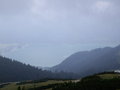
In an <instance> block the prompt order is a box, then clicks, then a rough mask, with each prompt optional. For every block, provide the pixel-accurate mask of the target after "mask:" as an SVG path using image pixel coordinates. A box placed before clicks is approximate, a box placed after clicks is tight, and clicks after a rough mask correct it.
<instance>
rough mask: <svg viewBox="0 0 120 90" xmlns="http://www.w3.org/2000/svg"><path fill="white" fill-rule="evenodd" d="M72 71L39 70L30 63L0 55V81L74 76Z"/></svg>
mask: <svg viewBox="0 0 120 90" xmlns="http://www.w3.org/2000/svg"><path fill="white" fill-rule="evenodd" d="M76 77H77V75H75V74H73V73H65V72H59V73H52V72H50V71H47V70H41V69H38V68H36V67H34V66H31V65H26V64H23V63H21V62H18V61H15V60H11V59H8V58H5V57H2V56H0V83H3V82H14V81H25V80H39V79H46V78H53V79H54V78H57V79H59V78H65V79H67V78H76Z"/></svg>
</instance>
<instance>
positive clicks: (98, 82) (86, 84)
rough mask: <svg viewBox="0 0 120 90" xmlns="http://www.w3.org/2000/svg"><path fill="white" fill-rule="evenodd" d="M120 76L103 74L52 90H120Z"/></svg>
mask: <svg viewBox="0 0 120 90" xmlns="http://www.w3.org/2000/svg"><path fill="white" fill-rule="evenodd" d="M119 84H120V74H116V73H101V74H96V75H92V76H88V77H85V78H82V79H81V80H80V81H79V82H68V83H62V84H58V85H56V87H54V88H53V89H52V90H120V85H119Z"/></svg>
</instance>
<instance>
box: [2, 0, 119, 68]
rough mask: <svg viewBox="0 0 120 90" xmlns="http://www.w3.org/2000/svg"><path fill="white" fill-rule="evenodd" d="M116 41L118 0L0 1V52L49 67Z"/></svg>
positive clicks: (117, 41)
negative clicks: (80, 52)
mask: <svg viewBox="0 0 120 90" xmlns="http://www.w3.org/2000/svg"><path fill="white" fill-rule="evenodd" d="M118 44H120V0H0V54H1V55H4V56H7V57H10V58H13V59H17V60H19V61H22V62H25V63H29V64H32V65H36V66H53V65H56V64H58V63H60V62H61V61H63V60H64V59H65V58H66V57H68V56H69V55H71V54H73V53H75V52H77V51H82V50H90V49H93V48H97V47H104V46H115V45H118Z"/></svg>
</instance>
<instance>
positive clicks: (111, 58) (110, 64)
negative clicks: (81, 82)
mask: <svg viewBox="0 0 120 90" xmlns="http://www.w3.org/2000/svg"><path fill="white" fill-rule="evenodd" d="M116 69H117V70H118V69H120V45H119V46H117V47H114V48H111V47H105V48H98V49H94V50H91V51H83V52H77V53H75V54H73V55H71V56H70V57H68V58H67V59H65V60H64V61H63V62H62V63H60V64H59V65H56V66H54V67H52V68H51V70H52V71H65V72H73V73H77V74H80V75H81V76H87V75H91V74H94V73H100V72H104V71H109V70H116Z"/></svg>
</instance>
